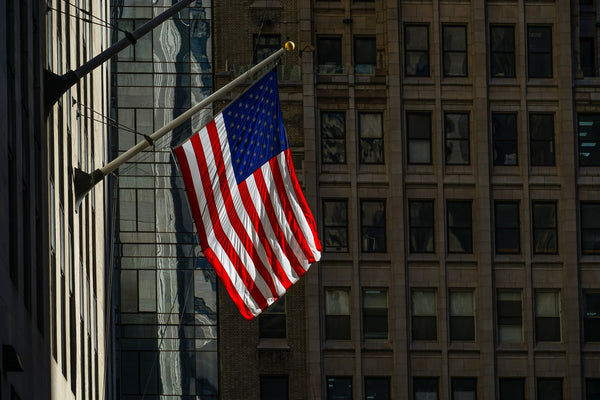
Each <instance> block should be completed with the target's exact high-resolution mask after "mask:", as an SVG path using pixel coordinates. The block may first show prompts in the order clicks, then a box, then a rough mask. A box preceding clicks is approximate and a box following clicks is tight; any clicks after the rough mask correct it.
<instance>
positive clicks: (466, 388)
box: [452, 378, 477, 400]
mask: <svg viewBox="0 0 600 400" xmlns="http://www.w3.org/2000/svg"><path fill="white" fill-rule="evenodd" d="M475 399H477V378H452V400H475Z"/></svg>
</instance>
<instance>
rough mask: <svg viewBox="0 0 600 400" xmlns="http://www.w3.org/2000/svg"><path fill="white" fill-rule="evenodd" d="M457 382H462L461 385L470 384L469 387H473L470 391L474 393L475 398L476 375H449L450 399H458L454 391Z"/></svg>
mask: <svg viewBox="0 0 600 400" xmlns="http://www.w3.org/2000/svg"><path fill="white" fill-rule="evenodd" d="M457 383H462V385H464V386H471V388H473V387H474V391H472V392H471V393H475V398H477V377H470V376H464V377H462V376H461V377H451V378H450V390H451V399H452V400H459V399H457V398H456V397H457V396H456V395H455V393H456V392H457V391H456V390H455V387H456V386H459V385H456V384H457Z"/></svg>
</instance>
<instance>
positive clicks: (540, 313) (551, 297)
mask: <svg viewBox="0 0 600 400" xmlns="http://www.w3.org/2000/svg"><path fill="white" fill-rule="evenodd" d="M535 340H536V341H538V342H560V291H559V290H536V291H535Z"/></svg>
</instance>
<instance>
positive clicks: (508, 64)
mask: <svg viewBox="0 0 600 400" xmlns="http://www.w3.org/2000/svg"><path fill="white" fill-rule="evenodd" d="M490 56H491V74H492V77H494V78H514V77H515V28H514V26H506V25H492V26H490Z"/></svg>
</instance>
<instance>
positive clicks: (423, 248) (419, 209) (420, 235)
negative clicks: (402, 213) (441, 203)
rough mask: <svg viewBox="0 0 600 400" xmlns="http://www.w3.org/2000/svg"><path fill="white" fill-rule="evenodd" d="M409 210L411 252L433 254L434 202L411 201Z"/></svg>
mask: <svg viewBox="0 0 600 400" xmlns="http://www.w3.org/2000/svg"><path fill="white" fill-rule="evenodd" d="M408 208H409V214H410V215H409V226H410V228H409V229H410V234H409V236H410V252H411V253H433V252H434V239H433V231H434V227H433V200H411V201H409V202H408Z"/></svg>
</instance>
